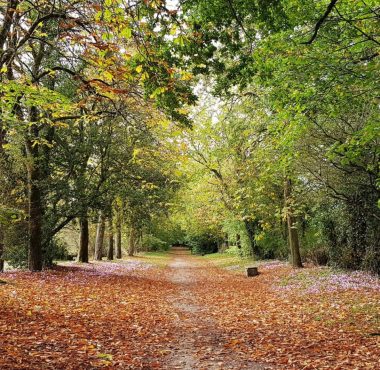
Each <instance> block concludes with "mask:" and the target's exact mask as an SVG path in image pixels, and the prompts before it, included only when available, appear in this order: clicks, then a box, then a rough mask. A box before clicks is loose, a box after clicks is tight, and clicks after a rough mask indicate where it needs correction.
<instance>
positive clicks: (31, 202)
mask: <svg viewBox="0 0 380 370" xmlns="http://www.w3.org/2000/svg"><path fill="white" fill-rule="evenodd" d="M36 120H37V110H36V109H35V108H33V107H32V108H31V121H32V122H36ZM30 136H31V138H33V139H37V138H38V137H39V130H38V127H37V126H36V125H32V126H31V127H30ZM31 138H29V139H28V140H27V141H26V151H27V157H28V162H29V163H28V165H27V171H28V206H29V214H28V216H29V217H28V222H29V256H28V267H29V270H30V271H41V270H42V217H43V205H42V194H41V189H40V180H41V171H40V166H39V163H38V161H39V145H38V143H35V142H34V143H33V141H32V139H31Z"/></svg>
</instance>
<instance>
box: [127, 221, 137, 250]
mask: <svg viewBox="0 0 380 370" xmlns="http://www.w3.org/2000/svg"><path fill="white" fill-rule="evenodd" d="M135 247H136V230H135V228H134V227H133V226H131V231H130V234H129V245H128V256H130V257H132V256H133V255H134V254H135Z"/></svg>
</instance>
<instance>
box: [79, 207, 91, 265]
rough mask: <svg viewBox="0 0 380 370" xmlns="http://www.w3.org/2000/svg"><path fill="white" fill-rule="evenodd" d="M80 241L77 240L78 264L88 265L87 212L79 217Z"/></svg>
mask: <svg viewBox="0 0 380 370" xmlns="http://www.w3.org/2000/svg"><path fill="white" fill-rule="evenodd" d="M79 224H80V239H79V253H78V262H83V263H88V241H89V231H88V218H87V212H86V213H85V214H84V215H83V216H81V217H80V219H79Z"/></svg>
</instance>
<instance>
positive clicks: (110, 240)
mask: <svg viewBox="0 0 380 370" xmlns="http://www.w3.org/2000/svg"><path fill="white" fill-rule="evenodd" d="M108 222H109V226H108V228H109V231H108V253H107V259H108V260H109V261H112V260H113V225H112V216H110V218H109V221H108Z"/></svg>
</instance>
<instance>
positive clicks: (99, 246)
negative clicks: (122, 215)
mask: <svg viewBox="0 0 380 370" xmlns="http://www.w3.org/2000/svg"><path fill="white" fill-rule="evenodd" d="M105 228H106V222H105V217H104V213H103V211H100V212H99V221H98V227H97V228H96V241H95V255H94V258H95V260H97V261H101V260H102V257H103V243H104V230H105Z"/></svg>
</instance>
